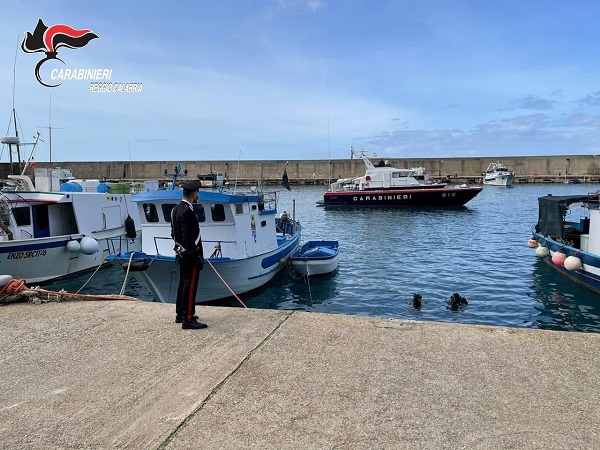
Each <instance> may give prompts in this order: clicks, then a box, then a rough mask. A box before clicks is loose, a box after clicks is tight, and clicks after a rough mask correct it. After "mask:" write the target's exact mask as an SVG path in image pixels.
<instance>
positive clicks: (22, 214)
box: [12, 206, 31, 227]
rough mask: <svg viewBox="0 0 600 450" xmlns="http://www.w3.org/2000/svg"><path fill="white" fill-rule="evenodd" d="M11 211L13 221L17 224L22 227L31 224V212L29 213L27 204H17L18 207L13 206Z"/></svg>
mask: <svg viewBox="0 0 600 450" xmlns="http://www.w3.org/2000/svg"><path fill="white" fill-rule="evenodd" d="M12 213H13V216H14V217H15V222H17V226H19V227H24V226H27V225H31V214H30V213H29V206H19V207H18V208H13V210H12Z"/></svg>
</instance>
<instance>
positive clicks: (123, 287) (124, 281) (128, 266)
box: [119, 252, 134, 295]
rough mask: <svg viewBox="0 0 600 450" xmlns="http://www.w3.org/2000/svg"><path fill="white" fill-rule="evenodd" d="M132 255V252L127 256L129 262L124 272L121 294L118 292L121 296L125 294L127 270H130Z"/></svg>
mask: <svg viewBox="0 0 600 450" xmlns="http://www.w3.org/2000/svg"><path fill="white" fill-rule="evenodd" d="M133 253H134V252H131V255H130V256H129V262H128V263H127V272H125V279H124V280H123V286H121V292H119V295H123V292H125V285H126V284H127V277H128V276H129V269H130V268H131V261H132V260H133Z"/></svg>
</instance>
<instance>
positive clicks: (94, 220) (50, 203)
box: [0, 175, 141, 283]
mask: <svg viewBox="0 0 600 450" xmlns="http://www.w3.org/2000/svg"><path fill="white" fill-rule="evenodd" d="M9 179H11V180H13V181H15V182H16V183H17V184H18V185H19V187H17V188H16V189H15V190H10V191H1V190H0V267H3V272H4V273H6V274H7V275H11V276H12V277H13V278H17V279H24V280H25V281H26V282H27V283H40V282H44V281H50V280H54V279H57V278H63V277H65V276H68V275H73V274H75V273H78V272H82V271H85V270H89V269H94V268H96V267H98V266H99V265H100V264H101V263H103V262H104V258H105V257H106V256H107V255H108V245H107V239H110V238H115V237H119V238H122V239H124V240H127V242H128V244H129V245H130V247H132V248H135V247H136V245H137V246H140V245H141V242H140V240H139V239H138V238H137V236H138V235H139V232H140V231H141V223H140V220H139V216H138V215H137V209H136V207H135V205H134V204H133V203H132V202H131V195H125V194H110V195H107V194H106V193H105V192H104V193H102V192H82V191H80V192H73V191H58V190H56V191H53V192H46V191H38V190H36V188H35V186H34V184H33V182H32V181H31V179H30V178H29V177H28V176H27V175H9ZM97 184H98V185H100V182H97Z"/></svg>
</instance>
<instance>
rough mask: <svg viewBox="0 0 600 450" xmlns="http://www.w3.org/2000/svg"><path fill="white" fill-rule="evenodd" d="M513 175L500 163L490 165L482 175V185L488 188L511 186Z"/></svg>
mask: <svg viewBox="0 0 600 450" xmlns="http://www.w3.org/2000/svg"><path fill="white" fill-rule="evenodd" d="M514 179H515V173H514V172H511V171H509V170H508V168H507V167H506V166H505V165H504V164H500V162H493V163H491V164H490V165H489V166H488V168H487V169H486V171H485V173H484V174H483V184H485V185H488V186H507V187H509V186H512V184H513V180H514Z"/></svg>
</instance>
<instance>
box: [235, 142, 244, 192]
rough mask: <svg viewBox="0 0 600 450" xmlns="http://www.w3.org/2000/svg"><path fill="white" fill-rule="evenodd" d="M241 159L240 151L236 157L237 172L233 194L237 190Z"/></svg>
mask: <svg viewBox="0 0 600 450" xmlns="http://www.w3.org/2000/svg"><path fill="white" fill-rule="evenodd" d="M241 158H242V151H241V150H240V154H239V156H238V165H237V170H236V172H235V184H234V185H233V192H235V191H236V190H237V182H238V175H239V174H240V159H241Z"/></svg>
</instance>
